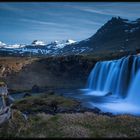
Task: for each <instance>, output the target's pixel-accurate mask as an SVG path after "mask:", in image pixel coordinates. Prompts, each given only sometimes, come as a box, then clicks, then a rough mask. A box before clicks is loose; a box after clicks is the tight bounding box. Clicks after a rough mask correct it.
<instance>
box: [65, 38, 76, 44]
mask: <svg viewBox="0 0 140 140" xmlns="http://www.w3.org/2000/svg"><path fill="white" fill-rule="evenodd" d="M75 42H76V41H74V40H72V39H68V40H66V43H70V44H72V43H75Z"/></svg>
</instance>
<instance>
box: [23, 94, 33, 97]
mask: <svg viewBox="0 0 140 140" xmlns="http://www.w3.org/2000/svg"><path fill="white" fill-rule="evenodd" d="M30 96H32V95H31V94H30V93H25V94H24V95H23V98H25V97H30Z"/></svg>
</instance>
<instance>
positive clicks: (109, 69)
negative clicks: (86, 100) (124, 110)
mask: <svg viewBox="0 0 140 140" xmlns="http://www.w3.org/2000/svg"><path fill="white" fill-rule="evenodd" d="M139 69H140V56H138V55H133V56H127V57H123V58H121V59H119V60H112V61H103V62H97V63H96V65H95V66H94V68H93V70H92V71H91V73H90V75H89V78H88V82H87V88H88V89H90V90H92V91H95V92H96V91H99V92H105V93H106V94H108V93H109V94H112V95H115V96H117V97H121V98H125V97H127V95H128V94H131V93H132V90H134V88H132V89H131V90H130V91H128V90H129V87H131V86H130V85H131V84H136V85H137V88H138V87H139V86H138V80H137V79H136V80H137V81H136V82H134V83H132V82H133V81H134V79H135V76H136V73H137V71H138V70H139ZM138 76H139V75H138ZM139 80H140V79H139ZM95 95H96V94H95Z"/></svg>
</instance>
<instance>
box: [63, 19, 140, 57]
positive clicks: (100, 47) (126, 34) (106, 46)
mask: <svg viewBox="0 0 140 140" xmlns="http://www.w3.org/2000/svg"><path fill="white" fill-rule="evenodd" d="M139 38H140V19H137V20H135V21H129V20H127V19H122V18H120V17H112V19H111V20H109V21H108V22H107V23H105V24H104V25H103V26H102V27H101V28H100V29H99V30H98V31H97V32H96V33H95V34H94V35H93V36H91V37H90V38H88V39H86V40H83V41H80V42H78V43H76V44H73V45H71V47H67V46H65V47H64V48H63V54H70V53H71V54H74V53H98V52H116V51H120V52H123V51H124V52H125V51H135V50H137V49H140V39H139ZM71 48H72V49H71Z"/></svg>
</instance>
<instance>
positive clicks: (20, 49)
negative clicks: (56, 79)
mask: <svg viewBox="0 0 140 140" xmlns="http://www.w3.org/2000/svg"><path fill="white" fill-rule="evenodd" d="M74 43H76V41H74V40H62V41H54V42H51V43H50V44H47V43H45V42H43V41H40V40H34V41H33V42H32V43H31V44H30V45H29V44H28V45H21V44H20V45H19V44H14V45H6V44H5V43H3V42H1V45H0V46H1V48H0V52H4V53H7V54H11V55H21V56H26V55H58V51H59V50H62V49H63V48H64V47H65V46H66V45H71V44H74Z"/></svg>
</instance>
